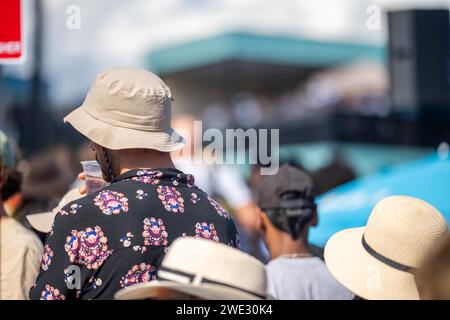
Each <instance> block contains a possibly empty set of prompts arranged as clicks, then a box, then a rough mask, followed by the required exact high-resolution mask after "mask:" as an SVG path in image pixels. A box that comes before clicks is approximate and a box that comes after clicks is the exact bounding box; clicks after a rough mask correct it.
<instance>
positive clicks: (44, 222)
mask: <svg viewBox="0 0 450 320" xmlns="http://www.w3.org/2000/svg"><path fill="white" fill-rule="evenodd" d="M82 197H83V195H81V194H80V193H79V192H78V188H74V189H71V190H69V191H68V192H67V193H66V194H65V195H64V196H63V197H62V199H61V200H60V201H59V203H58V205H57V206H56V207H55V208H53V210H52V211H48V212H41V213H35V214H29V215H27V216H26V217H27V220H28V222H29V223H30V224H31V226H32V227H33V228H34V229H36V230H37V231H40V232H44V233H47V232H49V231H50V229H51V228H52V225H53V221H54V220H55V216H56V214H57V213H58V212H59V210H61V209H62V208H64V207H65V205H66V204H68V203H70V202H72V201H75V200H78V199H80V198H82Z"/></svg>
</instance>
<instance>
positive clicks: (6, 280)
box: [0, 131, 42, 300]
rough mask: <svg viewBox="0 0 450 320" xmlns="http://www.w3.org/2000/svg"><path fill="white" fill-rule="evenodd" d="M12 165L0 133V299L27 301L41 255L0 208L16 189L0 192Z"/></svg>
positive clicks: (36, 241)
mask: <svg viewBox="0 0 450 320" xmlns="http://www.w3.org/2000/svg"><path fill="white" fill-rule="evenodd" d="M14 166H15V160H14V155H13V152H12V148H11V146H10V144H9V142H8V140H7V138H6V136H5V135H4V134H3V132H1V131H0V196H1V197H0V270H1V272H0V300H4V299H7V300H10V299H14V300H23V299H28V289H29V288H30V287H31V286H32V284H33V282H34V279H35V278H36V275H37V273H38V271H39V261H40V258H41V254H42V244H41V242H40V241H39V239H38V238H37V237H36V236H35V235H34V234H33V233H32V232H31V231H29V230H27V229H26V228H24V227H23V226H22V225H21V224H20V223H19V222H17V221H16V220H15V219H14V218H11V217H8V216H7V215H6V214H5V210H4V208H3V201H6V200H8V196H7V195H8V193H9V195H11V191H16V190H17V189H18V188H19V187H18V186H15V187H13V190H11V186H10V190H9V191H8V192H7V193H6V194H4V193H3V188H4V187H5V185H6V184H7V183H8V182H7V179H8V174H7V172H14ZM17 182H18V180H16V181H15V183H17ZM14 189H15V190H14Z"/></svg>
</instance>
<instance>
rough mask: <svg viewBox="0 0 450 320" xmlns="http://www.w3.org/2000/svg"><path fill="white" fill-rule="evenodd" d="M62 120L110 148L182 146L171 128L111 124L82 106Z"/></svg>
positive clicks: (179, 138) (182, 141)
mask: <svg viewBox="0 0 450 320" xmlns="http://www.w3.org/2000/svg"><path fill="white" fill-rule="evenodd" d="M64 122H68V123H70V124H71V125H72V126H73V127H74V128H75V129H76V130H77V131H78V132H80V133H81V134H83V135H84V136H86V137H87V138H88V139H90V140H92V141H94V142H95V143H97V144H99V145H101V146H103V147H106V148H108V149H111V150H121V149H154V150H158V151H162V152H172V151H176V150H180V149H181V148H183V146H184V139H183V137H181V136H180V135H179V134H178V133H177V132H176V131H175V130H173V129H172V128H169V129H167V130H165V131H163V132H156V131H143V130H136V129H130V128H124V127H119V126H113V125H110V124H108V123H105V122H102V121H100V120H98V119H96V118H94V117H93V116H91V115H90V114H89V113H87V112H86V111H85V110H84V109H83V107H79V108H77V109H75V110H74V111H72V112H71V113H70V114H68V115H67V116H66V117H65V118H64Z"/></svg>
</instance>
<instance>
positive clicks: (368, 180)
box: [309, 154, 450, 247]
mask: <svg viewBox="0 0 450 320" xmlns="http://www.w3.org/2000/svg"><path fill="white" fill-rule="evenodd" d="M390 195H407V196H412V197H416V198H420V199H423V200H425V201H427V202H429V203H430V204H431V205H433V206H434V207H436V208H437V209H438V210H439V211H440V212H441V213H442V214H443V215H444V216H445V218H446V219H447V221H450V158H449V156H448V155H445V156H442V155H441V156H438V155H437V154H433V155H431V156H428V157H426V158H422V159H420V160H416V161H412V162H408V163H406V164H402V165H397V166H394V167H391V168H388V169H384V170H382V171H380V172H378V173H376V174H373V175H369V176H366V177H363V178H360V179H357V180H354V181H352V182H349V183H347V184H344V185H342V186H339V187H337V188H335V189H333V190H331V191H329V192H327V193H326V194H324V195H322V196H320V197H319V198H318V208H319V225H318V226H317V227H316V228H312V229H311V230H310V235H309V240H310V242H311V243H312V244H314V245H317V246H321V247H323V246H324V245H325V243H326V242H327V240H328V239H329V238H330V237H331V236H332V235H333V234H334V233H336V232H338V231H340V230H343V229H347V228H354V227H361V226H364V225H365V224H366V223H367V219H368V217H369V215H370V212H371V210H372V208H373V207H374V205H375V204H376V203H377V202H378V201H379V200H381V199H382V198H384V197H386V196H390Z"/></svg>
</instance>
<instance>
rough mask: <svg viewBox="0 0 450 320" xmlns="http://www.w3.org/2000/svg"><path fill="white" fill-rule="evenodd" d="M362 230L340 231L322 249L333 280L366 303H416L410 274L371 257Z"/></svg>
mask: <svg viewBox="0 0 450 320" xmlns="http://www.w3.org/2000/svg"><path fill="white" fill-rule="evenodd" d="M364 230H365V227H361V228H352V229H346V230H343V231H340V232H338V233H336V234H335V235H333V236H332V237H331V238H330V240H328V242H327V244H326V246H325V252H324V257H325V262H326V264H327V267H328V269H329V270H330V272H331V273H332V274H333V276H334V277H335V278H336V279H337V280H338V281H339V282H340V283H342V284H343V285H344V286H345V287H346V288H347V289H349V290H350V291H352V292H353V293H354V294H356V295H357V296H359V297H361V298H364V299H368V300H418V299H419V293H418V289H417V285H416V282H415V276H414V274H413V273H410V272H406V271H401V270H397V269H395V268H393V267H391V266H389V265H387V264H385V263H383V262H381V261H379V260H378V259H376V258H375V257H373V256H372V255H371V254H369V253H368V252H367V251H366V250H365V249H364V246H363V244H362V237H363V234H364Z"/></svg>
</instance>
